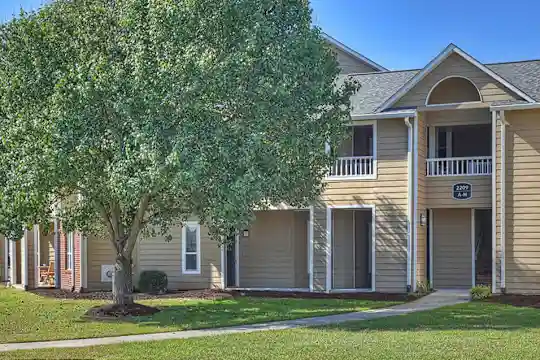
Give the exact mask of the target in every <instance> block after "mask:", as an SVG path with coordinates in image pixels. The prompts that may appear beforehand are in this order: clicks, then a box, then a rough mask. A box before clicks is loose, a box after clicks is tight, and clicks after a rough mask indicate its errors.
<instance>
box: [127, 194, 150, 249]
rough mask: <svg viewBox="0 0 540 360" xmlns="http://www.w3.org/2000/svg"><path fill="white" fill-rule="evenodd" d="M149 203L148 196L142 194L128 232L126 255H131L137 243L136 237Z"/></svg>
mask: <svg viewBox="0 0 540 360" xmlns="http://www.w3.org/2000/svg"><path fill="white" fill-rule="evenodd" d="M149 203H150V194H144V195H143V197H142V198H141V200H140V201H139V208H138V209H137V212H136V213H135V216H133V220H132V221H131V229H130V232H129V237H128V243H127V249H126V250H127V253H128V255H131V252H132V251H133V248H134V247H135V244H136V243H137V237H138V236H139V232H140V231H141V227H142V224H143V221H144V214H146V210H147V209H148V204H149Z"/></svg>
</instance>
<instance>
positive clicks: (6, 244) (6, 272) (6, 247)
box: [2, 237, 9, 283]
mask: <svg viewBox="0 0 540 360" xmlns="http://www.w3.org/2000/svg"><path fill="white" fill-rule="evenodd" d="M3 246H4V259H3V263H4V273H3V274H2V281H4V282H5V283H7V281H8V278H9V269H8V259H9V241H8V239H6V238H5V237H4V244H3Z"/></svg>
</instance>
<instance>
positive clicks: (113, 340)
mask: <svg viewBox="0 0 540 360" xmlns="http://www.w3.org/2000/svg"><path fill="white" fill-rule="evenodd" d="M467 301H469V294H468V292H467V291H450V290H440V291H437V292H435V293H433V294H430V295H428V296H424V297H422V298H420V299H418V300H416V301H413V302H410V303H406V304H401V305H396V306H393V307H390V308H385V309H374V310H366V311H360V312H354V313H346V314H339V315H329V316H320V317H312V318H305V319H297V320H285V321H275V322H269V323H263V324H253V325H242V326H232V327H223V328H214V329H202V330H186V331H175V332H166V333H156V334H141V335H126V336H116V337H104V338H91V339H76V340H58V341H40V342H27V343H13V344H0V352H3V351H14V350H32V349H45V348H76V347H85V346H95V345H112V344H119V343H125V342H135V341H156V340H171V339H189V338H196V337H202V336H214V335H225V334H238V333H250V332H256V331H270V330H286V329H295V328H300V327H307V326H318V325H330V324H339V323H343V322H347V321H360V320H371V319H377V318H383V317H388V316H396V315H404V314H409V313H412V312H417V311H425V310H433V309H437V308H440V307H443V306H449V305H457V304H460V303H465V302H467Z"/></svg>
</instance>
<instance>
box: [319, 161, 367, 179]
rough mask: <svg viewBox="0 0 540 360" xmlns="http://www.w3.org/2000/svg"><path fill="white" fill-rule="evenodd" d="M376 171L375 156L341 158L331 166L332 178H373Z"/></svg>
mask: <svg viewBox="0 0 540 360" xmlns="http://www.w3.org/2000/svg"><path fill="white" fill-rule="evenodd" d="M373 171H374V166H373V156H347V157H339V158H337V159H336V162H335V163H334V164H333V165H332V166H330V174H329V176H330V177H347V176H352V177H364V176H372V175H373Z"/></svg>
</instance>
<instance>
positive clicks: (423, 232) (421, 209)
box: [411, 113, 428, 286]
mask: <svg viewBox="0 0 540 360" xmlns="http://www.w3.org/2000/svg"><path fill="white" fill-rule="evenodd" d="M417 121H418V159H417V161H418V174H417V176H418V177H417V183H418V186H417V200H416V202H417V205H416V206H417V211H416V214H415V215H416V217H417V222H416V229H415V231H416V249H415V254H416V269H415V268H414V267H413V266H412V265H411V269H412V271H413V272H416V282H424V281H425V280H426V276H427V275H426V257H427V253H426V249H427V246H426V244H427V226H425V225H423V226H422V224H421V223H420V216H422V215H424V216H426V212H427V207H428V206H427V200H426V192H427V188H426V176H425V174H426V156H427V127H426V116H425V114H424V113H419V114H418V117H417ZM413 279H414V277H413ZM412 285H413V286H414V285H415V284H412Z"/></svg>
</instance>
